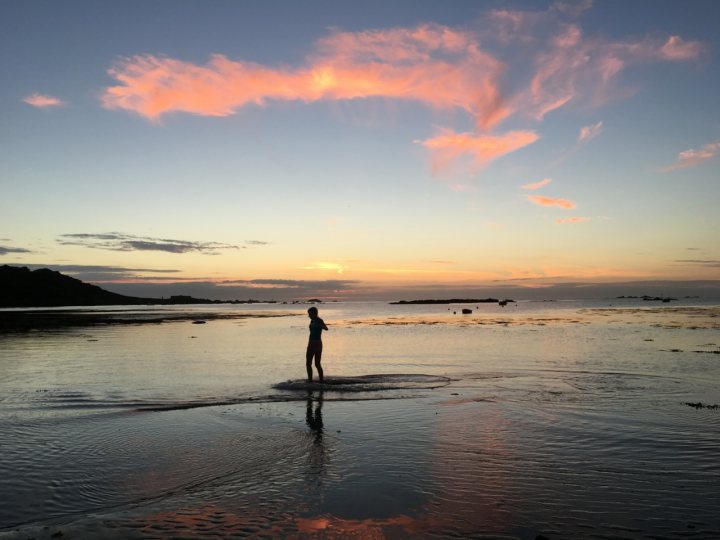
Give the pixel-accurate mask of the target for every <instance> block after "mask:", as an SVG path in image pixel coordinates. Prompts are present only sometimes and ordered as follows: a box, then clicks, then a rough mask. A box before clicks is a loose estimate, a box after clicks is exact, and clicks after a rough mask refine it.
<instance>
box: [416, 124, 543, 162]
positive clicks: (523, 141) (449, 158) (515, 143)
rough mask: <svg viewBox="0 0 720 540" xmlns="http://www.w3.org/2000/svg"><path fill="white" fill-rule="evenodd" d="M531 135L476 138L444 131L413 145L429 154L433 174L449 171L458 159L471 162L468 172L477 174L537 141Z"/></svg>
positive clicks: (470, 134)
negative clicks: (465, 158) (498, 159)
mask: <svg viewBox="0 0 720 540" xmlns="http://www.w3.org/2000/svg"><path fill="white" fill-rule="evenodd" d="M538 138H539V136H538V135H537V133H535V132H532V131H510V132H508V133H505V134H503V135H475V134H473V133H455V132H453V131H451V130H443V131H442V132H441V133H440V134H439V135H437V136H436V137H433V138H431V139H427V140H424V141H416V142H417V143H419V144H422V145H423V146H425V147H426V148H428V149H429V150H430V158H431V161H432V168H433V171H436V172H442V171H446V170H448V169H450V168H451V166H452V165H453V164H455V163H456V162H457V159H458V158H460V157H467V158H469V159H470V165H471V168H473V169H475V170H477V169H480V168H482V167H484V166H486V165H487V164H488V163H490V162H491V161H494V160H496V159H497V158H499V157H502V156H504V155H506V154H509V153H511V152H514V151H515V150H518V149H520V148H522V147H523V146H527V145H529V144H532V143H534V142H535V141H537V140H538Z"/></svg>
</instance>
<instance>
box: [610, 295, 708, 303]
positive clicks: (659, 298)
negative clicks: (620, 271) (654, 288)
mask: <svg viewBox="0 0 720 540" xmlns="http://www.w3.org/2000/svg"><path fill="white" fill-rule="evenodd" d="M615 298H618V299H633V300H643V301H645V302H665V303H666V304H667V303H668V302H675V301H677V298H669V297H667V296H648V295H644V296H616V297H615ZM693 298H697V296H695V297H693Z"/></svg>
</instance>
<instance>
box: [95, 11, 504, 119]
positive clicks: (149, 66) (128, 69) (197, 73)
mask: <svg viewBox="0 0 720 540" xmlns="http://www.w3.org/2000/svg"><path fill="white" fill-rule="evenodd" d="M503 70H504V65H503V64H502V62H500V61H498V60H497V59H495V58H494V57H492V56H491V55H489V54H487V53H485V52H483V51H481V50H480V47H479V45H478V43H477V42H476V41H475V40H474V39H473V37H472V36H471V35H470V34H467V33H464V32H459V31H456V30H453V29H451V28H448V27H445V26H440V25H423V26H419V27H417V28H413V29H404V28H399V29H389V30H377V31H366V32H356V33H347V32H346V33H342V32H337V33H335V34H333V35H331V36H330V37H327V38H325V39H322V40H320V41H319V42H318V44H317V47H316V52H315V53H314V54H313V55H311V57H310V59H309V61H308V64H307V65H305V66H302V67H299V68H278V69H273V68H267V67H264V66H262V65H258V64H254V63H251V62H236V61H232V60H230V59H228V58H227V57H225V56H223V55H214V56H212V57H211V59H210V61H209V62H208V63H207V64H206V65H204V66H200V65H195V64H192V63H189V62H183V61H181V60H175V59H172V58H166V57H161V56H154V55H146V56H135V57H132V58H128V59H125V60H124V61H122V62H120V63H119V64H117V65H115V66H114V67H113V68H111V69H110V70H109V74H110V75H111V76H112V77H113V78H115V79H116V80H118V81H119V82H120V83H121V84H120V85H117V86H112V87H110V88H107V89H106V91H105V94H104V95H103V97H102V102H103V105H104V106H105V107H107V108H110V109H124V110H128V111H133V112H136V113H138V114H140V115H142V116H145V117H147V118H149V119H153V120H155V119H158V118H159V117H160V116H162V115H163V114H167V113H171V112H186V113H192V114H198V115H205V116H227V115H231V114H234V113H235V112H236V111H237V110H238V109H240V108H242V107H244V106H246V105H248V104H256V105H263V104H265V103H266V101H268V100H290V101H305V102H312V101H318V100H331V101H332V100H351V99H361V98H370V97H383V98H392V99H404V100H412V101H418V102H421V103H424V104H425V105H428V106H430V107H434V108H438V109H453V108H460V109H462V110H465V111H466V112H467V113H468V114H470V115H471V116H473V117H474V118H475V121H476V125H477V127H478V128H479V129H482V130H487V129H491V128H492V127H494V126H495V125H497V123H498V122H500V121H501V120H503V119H504V118H506V117H507V116H508V115H510V114H511V113H512V112H513V111H512V109H511V108H510V106H509V105H508V103H506V100H505V98H504V96H503V95H502V93H501V91H500V88H499V83H498V80H499V78H500V76H501V75H502V73H503Z"/></svg>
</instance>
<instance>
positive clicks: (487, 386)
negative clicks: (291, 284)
mask: <svg viewBox="0 0 720 540" xmlns="http://www.w3.org/2000/svg"><path fill="white" fill-rule="evenodd" d="M341 309H345V310H346V312H345V313H344V318H343V319H341V320H340V321H338V324H333V328H335V331H334V332H333V333H332V335H329V336H328V343H327V344H326V352H327V358H326V359H324V363H325V364H326V369H327V372H328V377H329V380H333V378H334V380H336V381H341V382H340V383H338V384H335V385H333V384H329V385H327V388H324V389H323V388H301V387H292V385H290V386H288V387H285V388H275V389H273V385H277V383H279V381H285V380H287V379H292V378H294V377H302V376H303V372H304V349H303V346H304V343H305V340H306V339H307V336H306V331H307V329H306V327H305V323H302V324H301V322H298V323H297V326H295V322H293V321H294V319H293V318H284V319H262V320H252V321H244V322H243V323H242V324H238V322H237V321H233V320H217V321H210V322H209V323H208V324H206V325H199V326H192V325H191V323H188V324H185V323H171V324H170V323H169V324H164V325H152V326H133V327H118V326H113V327H108V328H100V327H93V328H92V329H64V330H62V331H58V332H41V333H36V334H25V335H21V336H8V335H5V336H2V337H0V351H1V352H0V370H1V372H2V375H3V377H2V378H0V430H1V432H2V433H3V436H2V438H1V439H0V452H1V455H2V459H1V460H0V478H2V483H0V498H2V500H3V505H0V528H3V527H4V528H5V530H4V531H2V532H0V536H7V537H9V538H27V537H36V538H50V537H51V536H52V535H53V534H56V533H57V532H62V533H63V534H64V535H66V536H67V537H93V536H95V537H105V538H127V537H142V538H167V537H171V536H177V537H180V536H188V537H204V536H213V535H214V536H216V537H217V536H218V535H219V536H231V535H237V536H262V535H265V536H269V537H300V538H303V537H319V538H336V537H348V536H355V537H363V538H365V537H377V538H408V537H431V536H436V537H459V538H466V537H471V536H482V535H485V536H487V537H492V538H497V537H505V538H535V536H537V535H539V534H543V535H545V536H546V537H548V538H553V539H556V538H590V537H596V538H600V537H612V538H617V537H624V538H651V537H661V538H679V537H683V538H718V537H720V519H719V518H718V515H717V501H718V500H720V467H718V464H717V455H718V450H720V412H718V409H714V408H712V407H703V408H698V409H695V408H691V407H688V406H687V405H686V403H688V402H689V403H699V402H702V403H704V404H706V405H710V406H712V405H713V404H718V403H720V394H719V393H718V387H717V384H716V382H717V380H719V379H720V363H718V361H717V358H718V357H717V354H716V352H715V351H718V350H720V346H719V345H718V344H719V343H720V340H719V339H718V337H717V331H716V328H715V327H714V326H713V325H715V324H716V323H717V320H718V319H717V315H718V310H717V308H702V309H700V310H698V309H693V310H687V309H685V310H682V309H674V310H665V309H660V308H657V309H656V308H652V309H649V310H637V309H635V308H633V309H631V310H625V311H623V310H612V309H610V310H607V309H600V310H599V309H593V310H586V311H577V310H576V311H573V312H563V311H562V310H555V311H553V312H548V313H545V314H541V313H539V312H538V311H537V310H536V311H533V312H532V313H523V312H522V307H518V308H514V311H513V312H507V311H506V312H502V313H489V312H488V313H487V314H485V313H480V314H477V317H476V319H477V320H482V319H485V323H482V324H481V323H478V322H477V321H476V320H475V319H471V318H466V319H460V316H457V318H456V321H455V322H448V320H447V319H449V318H450V317H451V315H445V314H437V313H433V314H430V315H427V314H419V315H418V314H413V315H412V317H406V318H405V319H404V320H401V321H400V322H402V324H395V322H397V321H398V320H399V319H393V320H392V321H390V316H382V317H381V316H377V314H372V313H367V314H366V315H368V316H367V317H363V316H362V315H363V314H362V313H358V312H351V311H347V308H340V307H338V308H337V312H336V313H338V314H339V313H341ZM487 309H488V310H489V309H490V308H487ZM328 311H331V310H330V309H328ZM370 315H372V316H370ZM440 315H442V317H441V316H440ZM391 316H392V317H398V315H397V314H393V315H391ZM416 317H421V318H423V317H424V318H425V319H426V320H429V321H433V320H441V319H442V320H443V321H444V322H443V323H442V324H416V321H415V318H416ZM300 319H301V318H298V320H299V321H300ZM302 320H304V319H302ZM326 320H328V322H330V317H328V316H327V315H326ZM378 320H384V321H386V322H388V321H390V323H389V324H375V322H376V321H378ZM501 320H502V321H505V322H503V323H498V322H497V321H501ZM493 321H495V322H493ZM576 321H579V322H576ZM696 351H701V352H703V353H704V354H698V352H696ZM368 373H372V374H376V375H373V376H367V374H368ZM398 374H404V375H398ZM343 385H347V386H352V385H355V386H357V387H359V391H355V392H351V391H344V390H343ZM363 385H367V386H365V387H364V388H360V387H362V386H363ZM373 385H374V386H373ZM378 385H386V386H389V388H382V389H380V388H379V387H378ZM409 388H412V389H411V390H410V389H409ZM368 389H370V390H371V391H369V392H368ZM384 397H392V398H394V399H384ZM200 405H203V406H200ZM193 407H194V408H193ZM138 409H140V410H141V411H140V412H139V411H138ZM83 516H84V517H83ZM46 525H47V526H48V527H49V528H47V529H44V527H45V526H46ZM15 527H19V528H20V531H19V532H15V531H14V530H13V529H14V528H15Z"/></svg>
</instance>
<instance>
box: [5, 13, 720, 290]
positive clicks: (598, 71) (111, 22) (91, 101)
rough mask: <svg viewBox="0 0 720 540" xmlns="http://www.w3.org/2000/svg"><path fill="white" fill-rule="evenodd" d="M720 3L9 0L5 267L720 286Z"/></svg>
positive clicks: (135, 275)
mask: <svg viewBox="0 0 720 540" xmlns="http://www.w3.org/2000/svg"><path fill="white" fill-rule="evenodd" d="M718 23H720V2H717V1H716V0H707V1H705V0H692V1H679V0H678V1H666V0H651V1H650V0H648V1H632V2H626V1H620V0H606V1H600V0H597V1H595V2H594V3H593V2H590V1H576V2H566V3H564V2H550V1H548V2H542V1H535V2H529V1H511V0H508V1H501V0H497V1H490V0H488V1H467V2H463V1H453V2H439V1H432V2H428V1H421V0H411V1H391V2H387V1H384V2H350V1H347V2H344V1H339V2H319V1H310V2H290V1H284V2H276V1H212V2H205V1H199V0H198V1H175V0H173V1H153V2H140V1H129V2H98V1H94V0H93V1H73V0H69V1H62V2H58V1H56V0H50V1H36V0H23V1H21V0H7V1H4V2H2V3H0V68H1V69H2V81H3V83H2V85H0V186H1V188H2V191H1V193H2V196H1V197H0V264H13V265H24V266H31V267H45V266H47V267H50V268H53V269H56V270H60V271H62V272H63V273H66V274H69V275H73V276H75V277H78V278H80V279H83V280H85V281H91V282H94V283H98V284H100V285H101V286H103V287H105V288H107V289H110V290H114V291H117V292H123V293H126V294H142V295H147V296H160V295H164V296H167V295H169V294H194V295H196V296H204V297H212V298H240V299H243V298H248V297H253V298H277V299H292V298H299V299H302V298H306V297H308V296H320V297H322V298H328V299H329V298H340V299H343V298H353V299H356V298H413V297H418V296H421V297H433V296H434V297H442V296H445V295H446V294H468V295H472V294H473V293H478V294H479V293H484V292H488V291H489V292H492V291H493V290H499V289H506V288H509V287H523V288H524V290H526V291H527V292H528V294H530V295H537V294H538V292H537V291H547V294H548V295H549V296H552V291H557V290H560V289H558V287H564V289H562V290H563V291H566V290H567V288H568V287H570V288H572V287H578V288H579V289H584V290H587V286H588V285H592V284H596V285H597V284H608V283H627V282H654V283H655V284H658V282H661V283H660V286H662V287H665V288H666V289H667V290H668V291H669V292H670V291H672V290H673V289H672V286H671V285H670V284H665V285H663V283H662V282H666V281H668V282H669V281H672V282H675V284H676V285H677V284H678V283H679V282H682V283H683V284H686V282H691V281H692V282H695V283H694V284H688V285H690V286H692V285H702V286H703V287H706V288H707V287H709V288H711V289H712V288H713V287H714V288H715V290H718V291H720V284H718V283H720V282H718V281H716V282H715V284H713V283H708V281H709V280H719V279H720V240H719V238H720V236H719V231H720V209H719V208H718V207H719V203H720V156H718V154H720V69H719V64H718V60H719V58H720V33H718ZM636 289H637V292H638V293H639V294H644V289H643V287H642V286H640V285H638V286H636ZM688 290H691V288H690V289H688ZM521 292H522V291H521ZM516 296H518V295H517V294H516ZM520 296H522V295H521V294H520Z"/></svg>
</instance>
